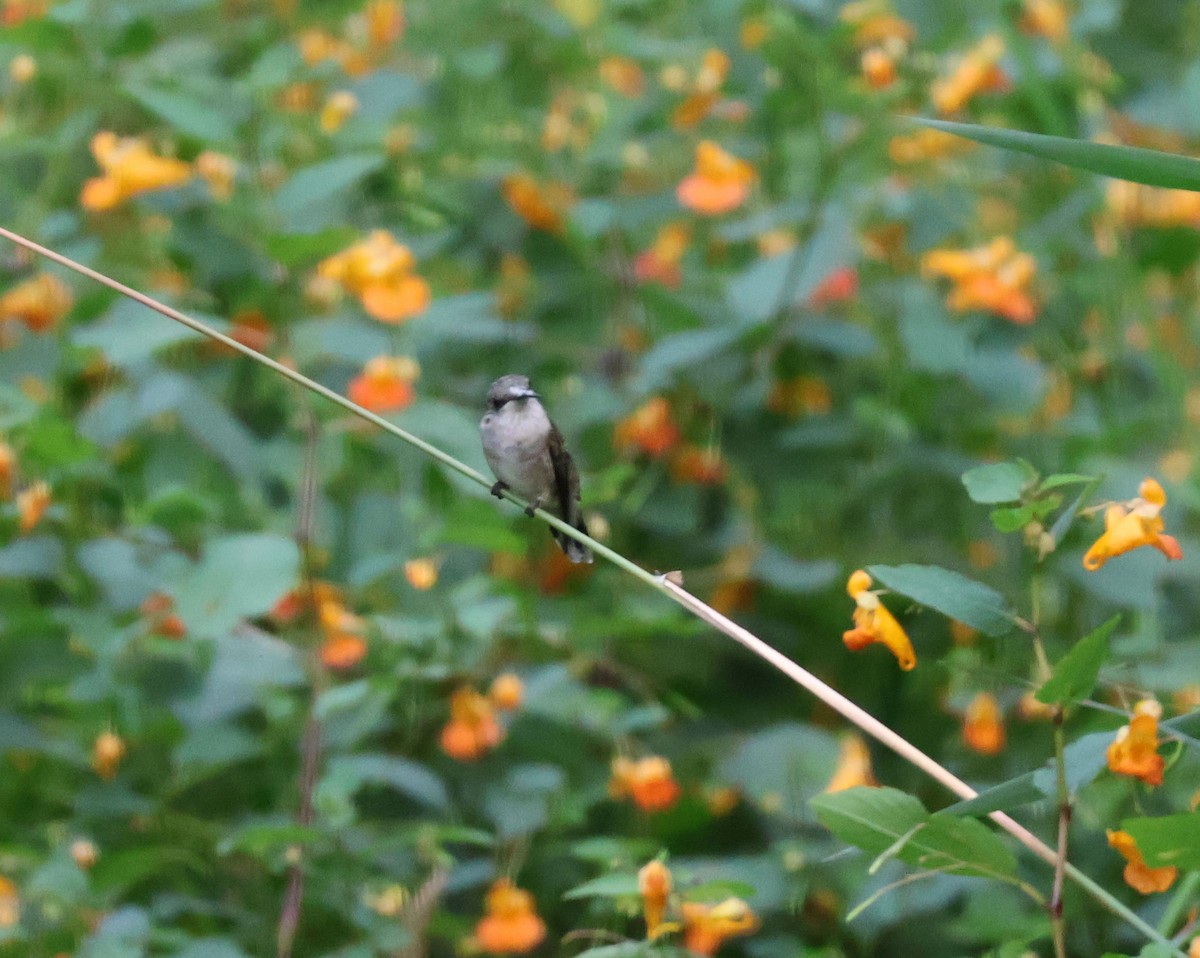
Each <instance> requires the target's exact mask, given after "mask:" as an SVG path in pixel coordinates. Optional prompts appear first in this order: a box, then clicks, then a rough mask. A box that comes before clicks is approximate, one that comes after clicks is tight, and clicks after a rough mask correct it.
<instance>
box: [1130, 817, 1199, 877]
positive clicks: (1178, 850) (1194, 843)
mask: <svg viewBox="0 0 1200 958" xmlns="http://www.w3.org/2000/svg"><path fill="white" fill-rule="evenodd" d="M1121 830H1122V831H1126V832H1129V834H1130V835H1132V836H1133V840H1134V841H1135V842H1137V847H1138V851H1140V852H1141V853H1142V857H1143V858H1144V859H1146V864H1147V865H1150V866H1151V867H1153V868H1158V867H1161V866H1163V865H1174V866H1175V867H1176V868H1178V869H1180V870H1181V871H1197V870H1200V813H1197V812H1181V813H1179V814H1177V815H1163V816H1161V817H1159V818H1126V819H1125V820H1123V821H1122V822H1121Z"/></svg>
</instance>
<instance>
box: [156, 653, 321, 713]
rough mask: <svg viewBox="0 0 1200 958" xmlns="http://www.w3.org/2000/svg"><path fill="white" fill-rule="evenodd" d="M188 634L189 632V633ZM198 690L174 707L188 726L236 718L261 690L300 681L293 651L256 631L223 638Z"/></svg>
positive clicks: (294, 684) (296, 683)
mask: <svg viewBox="0 0 1200 958" xmlns="http://www.w3.org/2000/svg"><path fill="white" fill-rule="evenodd" d="M189 631H191V630H190V629H189ZM215 646H216V654H215V656H214V658H213V662H212V665H211V666H210V667H209V670H208V673H207V674H206V675H205V677H204V683H203V684H202V685H201V687H200V690H199V691H198V692H197V693H196V694H195V695H194V696H193V697H192V698H190V699H188V700H186V701H184V702H181V703H180V704H179V705H178V706H176V711H177V712H178V714H179V717H180V718H181V719H182V720H183V721H184V722H185V723H187V724H188V725H194V726H204V725H209V724H211V723H213V722H216V721H219V720H221V719H224V718H228V717H230V716H233V715H237V714H238V713H240V712H244V711H246V710H248V709H250V708H253V707H254V706H255V705H257V704H258V702H259V693H260V691H261V690H263V689H270V688H280V687H282V688H289V687H292V686H296V685H299V684H300V683H301V682H303V681H304V671H303V669H301V667H300V661H299V656H298V655H297V652H296V650H295V649H294V648H293V647H292V646H290V645H288V644H287V643H285V642H281V641H279V640H278V639H276V638H274V637H272V636H269V635H266V634H265V633H262V632H259V631H257V630H252V629H246V630H244V631H243V632H242V633H241V634H239V635H236V636H233V635H229V634H226V635H223V636H221V637H220V638H218V639H217V640H216V641H215Z"/></svg>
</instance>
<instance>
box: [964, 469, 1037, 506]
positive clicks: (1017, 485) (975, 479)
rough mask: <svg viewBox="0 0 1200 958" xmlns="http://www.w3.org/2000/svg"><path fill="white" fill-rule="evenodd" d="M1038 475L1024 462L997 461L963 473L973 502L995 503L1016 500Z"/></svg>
mask: <svg viewBox="0 0 1200 958" xmlns="http://www.w3.org/2000/svg"><path fill="white" fill-rule="evenodd" d="M1036 478H1037V476H1036V474H1034V472H1033V470H1032V469H1031V468H1030V467H1029V466H1028V465H1026V464H1024V463H1019V462H995V463H990V464H989V465H986V466H978V467H976V468H975V469H969V470H967V471H966V472H964V473H963V475H962V483H963V485H964V486H966V487H967V495H968V496H970V497H971V501H972V502H979V503H983V504H984V505H993V504H995V503H998V502H1016V501H1017V500H1018V499H1020V498H1021V493H1022V492H1023V491H1024V490H1025V488H1026V486H1028V485H1029V484H1030V483H1031V482H1032V481H1033V480H1034V479H1036Z"/></svg>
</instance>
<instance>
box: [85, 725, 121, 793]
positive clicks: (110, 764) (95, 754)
mask: <svg viewBox="0 0 1200 958" xmlns="http://www.w3.org/2000/svg"><path fill="white" fill-rule="evenodd" d="M124 757H125V742H124V740H123V739H122V738H121V736H119V735H117V733H116V732H112V731H107V732H101V733H100V734H99V735H98V736H96V741H95V742H93V743H92V768H93V769H95V771H96V774H97V775H99V776H100V777H101V778H102V779H104V780H105V781H106V782H107V781H112V780H113V779H114V778H116V777H117V769H118V768H120V766H121V759H123V758H124Z"/></svg>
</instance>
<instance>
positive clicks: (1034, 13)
mask: <svg viewBox="0 0 1200 958" xmlns="http://www.w3.org/2000/svg"><path fill="white" fill-rule="evenodd" d="M1021 29H1022V30H1024V31H1025V32H1026V33H1030V34H1034V35H1035V36H1041V37H1045V38H1046V39H1047V40H1049V41H1050V42H1051V43H1056V44H1057V43H1062V42H1063V41H1064V40H1065V39H1066V38H1067V33H1068V31H1069V30H1070V29H1071V14H1070V12H1069V11H1068V10H1067V8H1066V5H1065V4H1064V3H1063V2H1062V0H1023V2H1022V4H1021Z"/></svg>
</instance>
